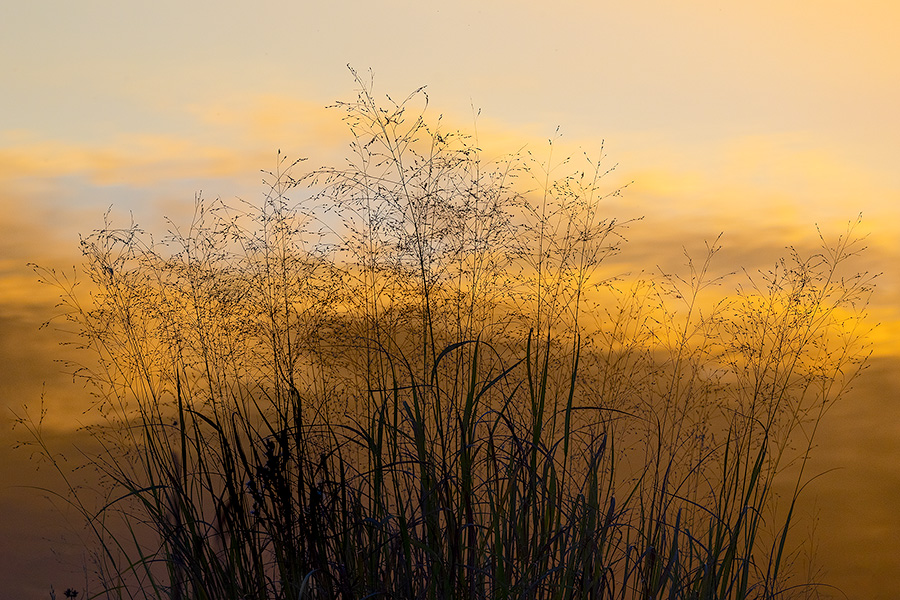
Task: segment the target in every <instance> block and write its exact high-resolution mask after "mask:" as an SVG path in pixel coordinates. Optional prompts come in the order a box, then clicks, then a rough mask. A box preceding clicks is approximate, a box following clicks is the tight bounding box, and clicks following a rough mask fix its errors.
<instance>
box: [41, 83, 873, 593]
mask: <svg viewBox="0 0 900 600" xmlns="http://www.w3.org/2000/svg"><path fill="white" fill-rule="evenodd" d="M357 81H358V83H359V84H360V88H361V89H360V92H359V95H358V97H357V98H356V100H355V101H353V102H348V103H339V104H338V105H337V106H336V110H338V111H340V112H341V113H342V114H343V116H344V119H345V120H346V122H347V125H348V129H349V132H350V134H351V136H352V138H351V139H352V142H351V144H350V149H351V153H350V155H349V157H348V160H347V162H346V164H345V165H344V166H342V167H339V168H328V169H318V170H311V171H309V172H307V173H306V174H303V175H298V174H297V171H298V170H299V168H300V166H301V164H300V163H299V162H295V163H290V162H289V161H287V159H285V158H283V157H281V156H280V155H279V162H278V166H277V169H276V170H275V171H273V172H271V173H269V174H268V176H267V180H268V182H269V183H268V189H269V193H268V194H267V195H266V197H265V199H264V201H263V202H262V204H261V205H260V206H258V207H257V206H252V205H249V204H248V205H240V206H228V205H226V204H224V203H221V202H207V201H205V200H202V199H200V198H198V199H197V201H196V205H195V216H194V219H193V221H192V222H191V223H190V224H189V225H188V226H187V227H186V228H178V227H176V226H175V225H174V224H173V225H172V227H171V229H170V231H169V234H168V236H167V237H166V238H165V239H164V240H163V241H162V242H160V243H156V244H154V243H153V242H152V238H151V237H150V236H148V235H146V234H144V232H142V231H141V230H140V229H139V228H138V227H136V226H131V227H126V228H124V229H117V228H114V227H113V226H112V225H110V224H108V223H107V224H105V225H104V226H103V227H102V228H101V229H99V230H97V231H95V232H94V233H92V234H91V235H89V236H87V237H86V238H84V240H83V241H82V250H83V253H84V257H85V262H84V265H85V272H86V274H87V277H88V278H89V280H90V282H89V286H90V289H91V292H90V294H85V293H81V292H78V290H77V288H76V287H75V286H74V284H73V282H72V281H71V280H68V279H66V278H64V277H62V276H60V275H59V274H57V273H55V272H53V271H47V270H45V271H42V273H43V275H44V277H45V278H46V279H47V280H48V281H51V282H52V283H54V284H56V285H58V286H60V288H61V290H62V291H63V306H64V307H65V318H66V319H67V320H68V321H69V322H70V323H71V324H73V326H74V328H75V330H74V334H75V339H76V340H77V341H78V343H79V344H81V345H83V346H84V347H85V348H86V349H88V350H89V351H90V357H91V358H90V359H89V360H87V359H86V360H85V362H84V364H83V365H82V366H80V367H79V368H78V369H77V370H76V372H77V374H78V375H80V376H83V377H85V378H86V379H87V380H88V381H89V382H90V383H91V384H92V385H93V386H94V389H95V390H96V394H97V402H96V405H95V406H94V410H95V411H96V414H97V415H99V416H100V417H101V419H100V423H101V424H100V425H98V426H96V427H94V428H93V429H92V432H93V434H94V435H95V437H96V439H97V440H98V441H99V442H101V443H102V448H103V451H102V452H100V453H99V454H97V455H96V456H92V461H93V464H94V465H95V466H96V468H97V469H98V470H99V472H100V473H101V474H102V476H103V478H104V479H103V481H104V487H103V489H102V494H103V495H102V496H101V500H100V502H99V505H97V506H95V505H94V504H92V501H91V499H89V498H86V497H85V494H84V492H83V491H82V492H79V493H77V494H74V493H73V494H72V495H71V496H70V499H71V502H73V504H74V505H75V506H77V507H80V509H81V510H82V511H83V513H84V516H85V517H86V522H87V524H88V527H89V531H90V532H91V534H92V535H93V536H94V541H95V543H96V548H97V553H96V561H95V564H94V565H93V567H94V570H95V574H96V578H97V583H96V586H97V587H95V591H96V589H99V590H100V591H97V592H96V593H95V594H94V597H120V598H147V597H149V598H173V599H187V598H191V599H203V598H209V599H220V598H259V599H263V598H266V599H269V598H292V599H294V598H346V599H349V598H373V597H390V598H423V599H437V598H499V599H502V598H516V599H518V598H609V599H623V600H624V599H638V598H640V599H651V598H652V599H662V598H678V599H688V598H690V599H698V600H699V599H713V598H717V599H725V598H729V599H731V598H734V599H738V598H766V599H768V598H782V597H814V596H816V595H817V594H818V592H819V591H820V588H818V587H817V586H816V585H814V584H815V582H808V581H803V580H800V579H798V578H797V577H796V574H795V573H794V572H793V569H791V567H792V566H793V564H794V562H795V561H796V560H797V557H796V555H795V554H794V553H793V552H794V550H795V548H796V544H795V542H794V541H793V540H792V538H791V536H790V532H791V525H792V523H793V522H794V521H795V518H796V517H795V515H794V512H795V507H796V501H797V498H798V497H799V495H800V493H801V492H802V491H803V488H804V486H805V485H806V483H807V482H808V481H809V480H810V474H809V473H807V471H806V465H807V460H808V458H809V455H810V451H811V450H812V448H813V447H814V439H815V432H816V427H817V425H818V424H819V422H820V421H821V419H822V418H823V416H824V414H825V412H826V411H827V409H828V407H829V406H830V405H831V404H832V403H833V402H834V401H835V400H837V399H838V398H839V397H840V396H841V395H842V394H843V393H844V391H845V390H846V388H847V386H848V385H849V384H850V382H851V381H852V379H853V378H854V376H855V375H856V374H857V373H858V372H859V370H860V368H861V367H862V365H863V363H864V359H865V357H866V355H867V350H866V345H865V340H864V336H863V335H862V333H863V326H862V324H861V323H862V317H863V308H864V302H865V298H866V296H867V294H868V293H869V291H870V288H871V284H872V281H871V277H869V276H868V275H866V274H853V273H854V271H853V270H852V268H851V270H848V267H847V264H846V263H847V262H848V261H850V259H851V258H853V257H854V256H855V255H857V254H858V253H859V252H860V251H861V249H862V248H861V245H860V241H859V239H857V238H855V237H854V235H853V232H852V229H851V230H849V231H848V233H847V234H846V235H845V236H843V237H841V238H839V239H838V240H837V241H836V242H834V243H832V244H826V243H824V241H823V246H822V250H821V252H819V253H816V254H813V255H811V256H802V255H800V254H799V253H797V252H793V251H792V252H791V253H790V255H789V256H788V257H787V258H786V259H785V260H783V261H781V262H779V263H778V264H777V265H776V266H775V267H774V268H773V269H772V270H771V271H769V272H764V273H759V274H756V275H750V274H744V276H743V278H742V280H743V282H744V283H743V285H742V287H738V288H736V289H735V290H734V292H733V293H724V292H723V289H724V287H723V286H725V285H727V283H728V281H730V280H728V281H723V280H720V279H717V278H716V277H713V276H712V275H711V273H712V272H713V267H714V260H715V255H716V253H717V252H718V250H719V246H718V242H717V243H716V244H713V245H710V246H709V248H708V253H707V256H706V257H704V258H703V259H702V260H700V261H699V262H695V261H693V260H691V259H690V258H687V259H686V261H687V262H686V272H685V274H684V275H681V276H679V275H677V274H662V275H660V276H659V277H655V278H645V279H643V280H640V281H636V282H624V281H616V280H613V279H608V278H607V279H604V276H605V275H604V274H605V273H610V272H612V271H611V270H610V269H606V268H604V261H607V260H608V259H609V258H610V257H613V256H614V255H615V254H616V253H618V252H619V250H620V244H621V242H622V238H621V235H620V234H621V232H622V230H623V228H624V227H625V226H627V225H628V224H627V223H620V222H618V221H616V220H614V219H610V218H606V217H604V216H603V215H604V210H605V209H604V206H603V203H602V201H603V199H604V198H605V197H607V196H608V195H609V194H608V193H604V191H603V186H604V180H603V175H604V174H605V173H606V167H603V166H601V165H602V164H603V160H600V161H591V160H587V159H585V160H584V161H582V162H581V163H578V164H575V163H574V162H571V161H570V160H569V159H565V160H561V161H557V159H556V158H555V157H554V156H553V154H552V150H553V141H551V143H550V155H549V157H548V158H547V159H546V160H545V161H540V160H537V159H535V158H534V157H532V156H531V155H530V154H528V153H520V154H518V155H514V156H511V157H509V158H507V159H504V160H501V161H498V162H489V161H487V160H486V159H485V158H484V157H483V152H482V151H481V150H480V149H479V147H478V140H477V139H473V138H471V137H467V136H465V135H463V134H461V133H459V132H456V131H445V130H444V129H443V128H442V125H441V122H440V120H439V119H438V121H437V122H436V123H433V122H432V123H429V122H428V121H427V120H426V111H425V105H426V104H427V97H426V96H425V95H424V92H422V91H421V90H420V91H419V92H417V93H414V94H413V95H411V96H410V97H409V98H407V99H406V100H405V101H403V102H397V103H395V102H393V101H391V100H390V99H388V101H387V102H386V103H379V102H378V101H376V98H375V96H374V95H373V93H372V87H371V85H370V84H365V83H364V82H363V81H362V80H360V79H359V78H357ZM618 193H619V191H618V190H614V191H613V192H612V194H618ZM27 424H28V423H27V422H26V425H27ZM31 427H33V428H34V429H33V430H34V432H35V433H38V429H37V428H36V426H35V425H31ZM786 474H787V475H788V476H790V477H792V478H793V479H792V480H793V482H794V483H793V485H792V486H791V490H792V491H791V493H790V495H789V496H788V497H787V498H786V499H782V502H781V504H780V505H778V504H777V503H776V501H777V500H778V496H777V495H776V493H775V485H776V482H777V481H778V479H779V478H780V477H784V476H785V475H786ZM73 491H74V490H73ZM94 502H96V501H94ZM785 503H786V504H787V507H785Z"/></svg>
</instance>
